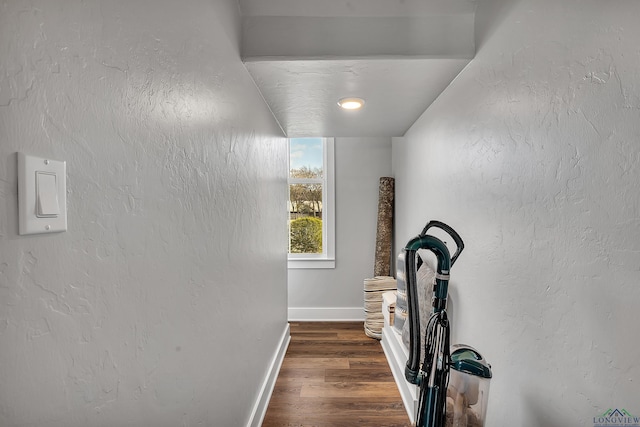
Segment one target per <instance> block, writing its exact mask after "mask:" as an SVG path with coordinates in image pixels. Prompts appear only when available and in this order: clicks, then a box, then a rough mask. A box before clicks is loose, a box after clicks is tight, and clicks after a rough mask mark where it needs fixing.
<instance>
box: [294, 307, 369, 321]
mask: <svg viewBox="0 0 640 427" xmlns="http://www.w3.org/2000/svg"><path fill="white" fill-rule="evenodd" d="M289 321H290V322H338V321H359V322H362V321H364V308H363V307H289Z"/></svg>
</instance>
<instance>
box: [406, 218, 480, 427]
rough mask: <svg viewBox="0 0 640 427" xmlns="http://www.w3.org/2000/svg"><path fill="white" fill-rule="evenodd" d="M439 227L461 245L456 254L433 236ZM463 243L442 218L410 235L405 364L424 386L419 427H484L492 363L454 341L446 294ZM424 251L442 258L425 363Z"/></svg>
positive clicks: (411, 377) (408, 373)
mask: <svg viewBox="0 0 640 427" xmlns="http://www.w3.org/2000/svg"><path fill="white" fill-rule="evenodd" d="M434 228H436V229H440V230H442V231H444V232H445V233H446V234H447V235H449V236H450V237H451V238H452V239H453V241H454V242H455V244H456V251H455V253H454V254H453V256H451V255H450V252H449V249H448V247H447V245H446V243H445V242H443V241H442V240H440V239H439V238H437V237H435V236H433V235H430V234H428V233H429V230H431V229H434ZM463 249H464V242H463V241H462V239H461V238H460V236H459V235H458V233H456V231H455V230H454V229H453V228H451V227H450V226H448V225H447V224H445V223H443V222H440V221H430V222H429V223H428V224H427V225H426V226H425V227H424V229H423V230H422V232H421V233H420V234H419V235H418V236H416V237H414V238H413V239H411V240H410V241H409V242H408V243H407V245H406V246H405V248H404V249H403V251H404V260H405V261H404V262H405V265H404V277H405V280H406V289H407V306H408V311H409V313H408V321H409V336H410V340H409V357H408V360H407V365H406V367H405V377H406V379H407V381H409V382H410V383H412V384H416V385H417V386H419V388H420V394H419V401H418V413H417V414H416V427H449V426H451V427H471V426H473V427H482V426H484V420H485V415H486V408H487V401H488V398H489V381H490V379H491V377H492V373H491V366H490V365H489V364H488V363H487V362H486V360H484V358H483V357H482V355H481V354H480V353H479V352H478V351H477V350H475V349H474V348H473V347H470V346H467V345H460V344H459V345H454V346H451V345H450V343H449V338H450V322H449V319H448V317H447V310H446V308H447V294H448V288H449V277H450V276H449V275H450V271H451V267H452V266H453V264H454V263H455V262H456V260H457V259H458V257H459V256H460V254H461V253H462V250H463ZM419 250H428V251H431V252H432V253H433V254H434V255H435V256H436V258H437V270H436V274H435V281H434V284H433V299H432V310H431V316H430V317H429V321H428V323H427V326H426V330H425V331H424V334H425V335H424V336H425V339H424V351H423V356H424V358H423V361H422V364H421V365H420V332H421V331H420V307H419V301H418V296H417V295H418V292H417V279H416V276H417V275H416V273H417V269H418V268H420V264H421V263H422V259H421V258H420V257H419V256H418V251H419Z"/></svg>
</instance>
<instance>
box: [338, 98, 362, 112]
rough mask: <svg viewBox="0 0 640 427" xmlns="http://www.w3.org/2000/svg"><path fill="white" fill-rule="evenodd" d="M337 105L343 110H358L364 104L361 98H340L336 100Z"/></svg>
mask: <svg viewBox="0 0 640 427" xmlns="http://www.w3.org/2000/svg"><path fill="white" fill-rule="evenodd" d="M338 105H339V106H341V107H342V108H344V109H345V110H359V109H360V108H362V106H363V105H364V99H362V98H342V99H341V100H340V101H338Z"/></svg>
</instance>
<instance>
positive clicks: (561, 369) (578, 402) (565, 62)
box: [393, 0, 640, 427]
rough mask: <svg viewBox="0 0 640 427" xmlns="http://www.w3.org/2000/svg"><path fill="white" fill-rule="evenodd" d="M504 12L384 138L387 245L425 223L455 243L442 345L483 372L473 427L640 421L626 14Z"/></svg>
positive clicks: (633, 20) (634, 45)
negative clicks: (391, 190)
mask: <svg viewBox="0 0 640 427" xmlns="http://www.w3.org/2000/svg"><path fill="white" fill-rule="evenodd" d="M486 3H487V2H481V3H480V5H479V10H478V14H479V15H478V16H479V17H483V16H484V18H486V16H485V15H483V14H484V13H485V10H484V9H483V8H484V7H485V6H486ZM502 3H504V2H502ZM489 6H491V2H489ZM512 6H513V7H511V8H506V9H505V8H500V7H499V8H500V10H502V11H503V12H505V11H507V9H508V13H506V14H505V13H501V15H500V19H501V20H500V22H499V23H498V25H497V27H496V28H490V29H487V28H484V29H482V30H483V31H484V33H483V34H484V37H485V38H484V39H483V43H482V45H481V48H480V50H479V51H478V53H477V56H476V58H475V59H474V60H473V61H472V62H471V63H470V65H469V66H468V67H467V68H466V69H465V70H464V71H463V72H462V73H461V75H459V76H458V78H457V79H456V80H455V81H454V82H453V83H452V84H451V85H450V87H449V88H448V89H447V90H446V91H445V92H444V93H443V94H442V95H441V96H440V98H439V99H438V100H437V101H436V102H435V103H434V104H433V105H432V106H431V107H430V108H429V109H428V110H427V111H426V112H425V113H424V114H423V116H422V117H421V118H420V119H419V120H418V121H417V122H416V123H415V124H414V126H413V127H412V128H411V129H410V131H409V132H408V133H407V134H406V136H405V138H404V139H396V140H394V146H393V155H394V172H395V174H396V187H397V204H396V212H397V213H398V225H397V230H398V235H397V243H398V244H399V245H404V243H406V241H407V240H408V239H409V238H410V237H412V236H414V235H416V234H417V233H418V232H419V231H420V230H421V228H422V226H423V225H424V223H425V222H426V221H427V220H428V219H432V218H437V219H441V220H444V221H446V222H448V223H450V225H452V226H453V227H454V228H456V229H457V230H458V231H459V232H460V234H461V235H462V237H463V239H464V240H465V243H466V250H465V252H464V253H463V254H462V256H461V257H460V259H459V261H458V263H457V264H456V265H455V266H454V268H453V270H452V277H453V281H454V283H453V289H452V293H453V295H454V296H455V301H456V307H455V311H456V317H455V319H453V322H454V325H455V335H456V336H455V341H457V342H466V343H469V344H471V345H474V346H476V347H477V348H478V349H479V350H480V351H481V352H482V353H483V354H484V355H485V356H486V357H487V359H488V360H489V362H490V363H492V365H493V368H494V375H495V377H494V379H493V380H492V385H491V396H490V403H489V405H490V407H489V417H488V425H490V426H523V427H525V426H545V427H548V426H570V425H571V426H578V425H580V426H589V425H592V424H593V417H594V416H596V415H599V414H601V413H603V412H604V411H605V410H606V409H608V408H616V407H617V408H626V409H627V410H628V411H629V412H630V413H632V414H634V415H640V364H638V360H639V359H640V341H639V340H638V333H637V329H638V317H637V310H638V306H639V303H640V287H639V286H638V285H639V282H640V267H639V266H640V197H639V193H638V183H639V182H640V54H639V50H638V40H640V26H638V22H637V19H638V16H640V3H638V2H635V1H616V2H602V1H591V0H590V1H573V0H562V1H557V0H556V1H549V0H544V1H539V0H538V1H534V0H530V1H529V0H527V1H521V2H519V3H518V4H514V5H512ZM489 10H490V9H489ZM489 21H491V20H490V19H489V20H483V22H484V23H486V22H489Z"/></svg>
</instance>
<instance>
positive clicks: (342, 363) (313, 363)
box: [282, 353, 350, 369]
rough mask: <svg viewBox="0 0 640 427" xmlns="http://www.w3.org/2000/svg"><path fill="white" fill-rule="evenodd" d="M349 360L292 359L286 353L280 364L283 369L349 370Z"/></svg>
mask: <svg viewBox="0 0 640 427" xmlns="http://www.w3.org/2000/svg"><path fill="white" fill-rule="evenodd" d="M349 363H350V362H349V358H347V357H302V358H300V357H298V358H296V357H292V356H291V355H290V354H289V353H287V355H286V357H285V358H284V361H283V362H282V367H283V368H304V369H313V368H335V369H349V366H350V364H349Z"/></svg>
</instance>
